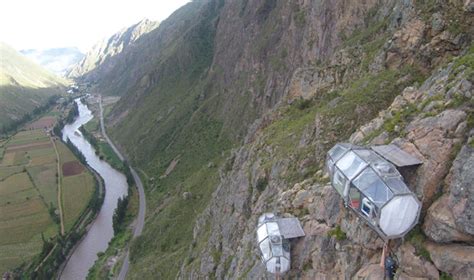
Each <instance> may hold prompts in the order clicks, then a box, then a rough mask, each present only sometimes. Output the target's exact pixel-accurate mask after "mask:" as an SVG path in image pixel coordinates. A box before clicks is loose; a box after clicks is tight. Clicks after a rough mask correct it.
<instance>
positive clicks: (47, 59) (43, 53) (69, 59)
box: [20, 47, 84, 76]
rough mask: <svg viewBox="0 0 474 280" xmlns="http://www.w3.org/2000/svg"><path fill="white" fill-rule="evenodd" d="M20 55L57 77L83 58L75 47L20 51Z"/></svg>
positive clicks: (63, 74)
mask: <svg viewBox="0 0 474 280" xmlns="http://www.w3.org/2000/svg"><path fill="white" fill-rule="evenodd" d="M20 53H21V54H23V55H24V56H26V57H28V58H30V59H31V60H33V61H35V62H36V63H38V64H39V65H41V66H43V67H44V68H46V69H48V70H49V71H51V72H53V73H55V74H56V75H59V76H65V75H66V73H68V72H69V71H70V68H71V67H72V66H73V65H76V64H77V63H78V62H79V61H80V60H81V59H82V58H83V57H84V54H83V53H82V52H81V51H79V49H77V48H75V47H72V48H53V49H28V50H21V51H20Z"/></svg>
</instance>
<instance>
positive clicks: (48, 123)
mask: <svg viewBox="0 0 474 280" xmlns="http://www.w3.org/2000/svg"><path fill="white" fill-rule="evenodd" d="M55 124H56V117H55V116H44V117H42V118H40V119H39V120H37V121H34V122H32V123H30V124H28V125H26V127H25V129H27V130H31V129H51V128H53V126H54V125H55Z"/></svg>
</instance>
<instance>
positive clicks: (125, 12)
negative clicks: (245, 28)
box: [0, 0, 189, 51]
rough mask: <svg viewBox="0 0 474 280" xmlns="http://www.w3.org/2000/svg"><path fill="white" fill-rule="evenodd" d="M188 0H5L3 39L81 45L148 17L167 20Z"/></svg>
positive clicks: (19, 45) (17, 44)
mask: <svg viewBox="0 0 474 280" xmlns="http://www.w3.org/2000/svg"><path fill="white" fill-rule="evenodd" d="M187 2H189V0H2V3H1V5H0V7H1V12H0V41H3V42H5V43H7V44H10V45H11V46H13V47H14V48H16V49H18V50H20V49H30V48H36V49H44V48H57V47H73V46H74V47H78V48H80V49H81V50H82V51H87V50H88V49H89V48H91V47H92V45H93V44H95V43H96V42H97V41H99V40H101V39H102V38H105V37H108V36H110V35H112V34H113V33H115V32H117V31H119V30H120V29H122V28H124V27H128V26H130V25H132V24H134V23H137V22H138V21H140V20H142V19H144V18H148V19H151V20H160V21H162V20H164V19H166V18H167V17H168V16H169V15H170V14H171V13H172V12H173V11H175V10H176V9H178V8H179V7H181V6H182V5H184V4H185V3H187Z"/></svg>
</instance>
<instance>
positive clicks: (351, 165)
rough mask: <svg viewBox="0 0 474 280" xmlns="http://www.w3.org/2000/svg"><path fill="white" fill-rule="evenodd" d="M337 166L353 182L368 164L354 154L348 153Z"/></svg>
mask: <svg viewBox="0 0 474 280" xmlns="http://www.w3.org/2000/svg"><path fill="white" fill-rule="evenodd" d="M336 166H337V167H338V168H339V169H340V170H341V171H342V172H343V173H344V175H346V177H347V178H348V179H349V180H352V179H353V178H354V177H355V176H356V175H357V174H359V172H360V171H361V170H362V169H364V168H365V167H366V166H367V163H366V162H365V161H363V160H362V159H361V158H360V157H359V156H357V155H356V154H355V153H354V152H352V151H350V152H347V153H346V154H345V155H344V156H343V157H342V158H341V159H340V160H339V161H337V163H336Z"/></svg>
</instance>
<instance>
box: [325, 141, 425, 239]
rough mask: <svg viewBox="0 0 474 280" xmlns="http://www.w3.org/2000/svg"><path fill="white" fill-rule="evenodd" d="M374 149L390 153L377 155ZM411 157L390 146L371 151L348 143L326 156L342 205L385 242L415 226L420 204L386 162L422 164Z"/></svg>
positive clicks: (333, 183) (335, 147) (392, 165)
mask: <svg viewBox="0 0 474 280" xmlns="http://www.w3.org/2000/svg"><path fill="white" fill-rule="evenodd" d="M377 150H379V151H390V152H389V153H380V154H379V153H378V152H377ZM381 154H382V155H383V156H382V155H381ZM410 157H411V156H410V155H408V154H406V153H405V152H403V151H401V150H400V149H398V148H396V147H395V146H393V145H390V146H388V145H386V146H384V147H379V148H377V149H374V148H365V147H360V146H355V145H351V144H348V143H339V144H336V145H335V146H334V147H333V148H332V149H331V150H329V152H328V154H327V158H326V167H327V172H328V174H329V177H330V178H331V184H332V186H333V187H334V189H335V190H336V191H337V192H338V193H339V194H340V195H341V196H342V198H343V199H344V203H345V205H346V206H348V207H349V208H351V209H352V210H354V211H355V212H356V213H357V214H358V215H359V216H361V217H362V218H363V219H364V220H366V221H367V223H368V224H369V226H370V227H371V228H373V229H374V230H375V231H377V233H378V234H379V235H380V236H381V237H382V238H383V239H384V240H388V239H395V238H400V237H403V236H404V235H405V234H407V233H408V231H410V230H411V229H412V228H413V227H414V226H415V225H416V224H417V223H418V219H419V215H420V211H421V203H420V202H419V200H418V199H417V197H416V196H415V194H414V193H413V192H411V191H410V189H409V188H408V187H407V185H406V184H405V182H404V180H403V177H402V176H401V174H400V173H399V171H398V170H397V168H396V166H395V165H394V164H393V163H392V162H390V161H389V159H392V158H394V159H396V160H397V164H403V163H404V162H406V163H407V165H404V166H408V165H417V164H420V163H421V162H419V161H418V160H416V159H413V158H410ZM400 159H401V160H400ZM408 163H409V164H408Z"/></svg>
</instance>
